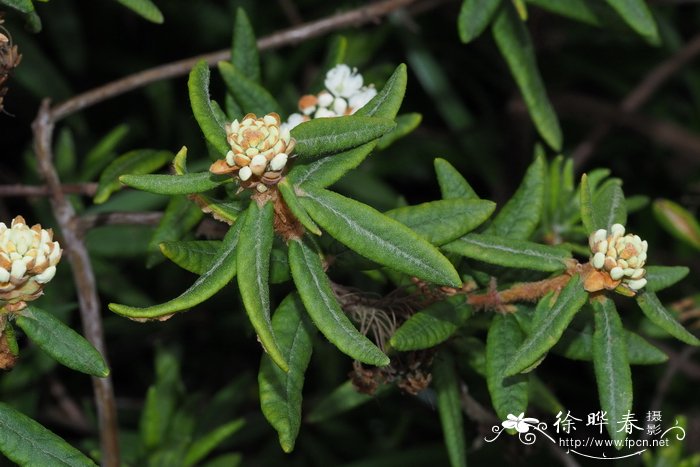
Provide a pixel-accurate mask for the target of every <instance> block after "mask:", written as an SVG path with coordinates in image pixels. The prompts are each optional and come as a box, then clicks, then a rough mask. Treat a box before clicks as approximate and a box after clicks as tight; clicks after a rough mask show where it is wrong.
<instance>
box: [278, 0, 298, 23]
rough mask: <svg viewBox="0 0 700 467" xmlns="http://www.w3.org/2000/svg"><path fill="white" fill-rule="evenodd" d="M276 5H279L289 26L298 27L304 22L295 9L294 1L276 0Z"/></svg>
mask: <svg viewBox="0 0 700 467" xmlns="http://www.w3.org/2000/svg"><path fill="white" fill-rule="evenodd" d="M277 3H278V4H279V6H280V8H282V11H283V12H284V14H285V16H286V17H287V19H288V20H289V23H290V24H293V25H294V26H298V25H300V24H302V23H303V22H304V18H302V17H301V14H300V13H299V8H297V5H296V3H294V0H277Z"/></svg>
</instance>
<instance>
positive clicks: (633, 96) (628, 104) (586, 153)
mask: <svg viewBox="0 0 700 467" xmlns="http://www.w3.org/2000/svg"><path fill="white" fill-rule="evenodd" d="M698 54H700V35H696V36H695V37H693V38H692V39H691V40H690V41H689V42H688V43H687V44H686V45H685V46H684V47H683V48H682V49H680V50H679V51H678V52H677V53H675V54H674V55H673V56H671V57H670V58H669V59H668V60H665V61H663V62H661V63H660V64H659V65H657V66H656V67H655V68H654V69H652V70H651V72H649V74H647V75H646V77H645V78H644V79H643V80H642V81H641V82H640V83H639V84H638V85H637V86H636V87H635V88H634V89H633V90H632V91H631V92H630V93H629V94H628V95H627V97H625V99H624V100H623V101H622V102H621V103H620V106H619V110H620V111H622V112H626V113H631V112H634V111H636V110H639V109H640V108H641V107H642V106H643V105H644V104H645V103H646V102H647V101H648V100H649V98H650V97H651V96H652V95H653V94H654V93H655V92H656V91H657V90H658V89H659V88H660V87H661V86H662V85H663V84H664V83H665V82H666V81H668V79H669V78H671V77H672V76H673V75H675V74H676V73H677V72H678V71H679V70H680V69H681V68H683V67H684V66H686V65H687V64H688V63H689V62H690V61H691V60H693V59H694V58H695V57H696V56H697V55H698ZM610 117H612V118H614V117H615V115H611V116H610ZM612 118H608V119H606V121H605V123H600V124H598V125H597V126H596V127H595V128H594V129H593V130H591V132H590V133H589V134H588V136H587V137H586V139H585V140H583V142H581V143H580V144H579V145H578V146H577V147H576V149H574V151H573V152H572V154H571V157H572V158H573V160H574V165H575V167H576V168H577V169H579V168H581V166H583V165H584V164H585V163H586V162H587V161H588V159H589V158H590V157H591V156H592V155H593V151H595V148H596V146H597V145H598V143H600V141H602V139H603V138H604V137H605V136H606V135H607V134H608V132H610V130H611V128H612V126H613V125H612V121H613V119H612Z"/></svg>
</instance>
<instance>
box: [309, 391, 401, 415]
mask: <svg viewBox="0 0 700 467" xmlns="http://www.w3.org/2000/svg"><path fill="white" fill-rule="evenodd" d="M390 389H391V386H390V385H386V384H385V385H382V386H379V387H378V388H377V390H376V391H375V393H374V395H372V396H370V395H369V394H364V393H361V392H357V389H355V386H353V384H352V381H345V382H344V383H343V384H341V385H340V386H338V387H337V388H335V389H334V390H333V391H332V392H331V393H330V394H328V395H327V396H326V397H325V398H323V399H321V401H320V402H319V403H318V404H317V405H316V406H315V407H313V408H312V409H311V411H310V412H309V415H308V416H307V417H306V419H305V420H306V421H307V422H309V423H321V422H325V421H327V420H330V419H331V418H333V417H335V416H337V415H340V414H342V413H345V412H347V411H350V410H352V409H354V408H355V407H359V406H361V405H363V404H366V403H367V402H369V401H372V400H376V398H377V397H379V396H380V395H381V394H384V393H386V392H388V391H389V390H390Z"/></svg>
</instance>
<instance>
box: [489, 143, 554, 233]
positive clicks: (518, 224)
mask: <svg viewBox="0 0 700 467" xmlns="http://www.w3.org/2000/svg"><path fill="white" fill-rule="evenodd" d="M546 177H547V164H546V163H545V160H544V157H543V156H540V157H537V158H536V159H535V161H534V162H533V163H532V164H531V165H530V167H529V168H528V169H527V172H526V173H525V177H524V178H523V181H522V183H521V184H520V186H519V187H518V190H517V191H516V192H515V194H514V195H513V197H512V198H511V199H510V200H509V201H508V202H507V203H506V204H505V206H503V208H502V209H501V210H500V211H499V212H498V214H497V215H496V217H494V219H493V222H492V223H491V225H489V227H488V228H487V229H486V230H485V231H484V233H485V234H490V235H496V236H499V237H505V238H514V239H517V240H526V239H528V238H529V237H530V236H531V235H532V233H533V232H534V231H535V229H536V228H537V224H539V222H540V217H541V216H542V206H543V204H544V187H545V179H546Z"/></svg>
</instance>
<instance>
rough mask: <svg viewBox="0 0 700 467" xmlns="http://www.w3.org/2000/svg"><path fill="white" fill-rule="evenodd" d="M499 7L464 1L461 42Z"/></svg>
mask: <svg viewBox="0 0 700 467" xmlns="http://www.w3.org/2000/svg"><path fill="white" fill-rule="evenodd" d="M500 5H501V0H486V1H484V0H464V1H463V2H462V8H460V10H459V16H458V17H457V30H458V31H459V38H460V39H461V40H462V42H464V43H465V44H467V43H469V42H471V41H473V40H474V39H476V38H477V37H479V36H480V35H481V33H482V32H484V30H485V29H486V27H487V26H488V25H489V23H491V20H493V17H494V16H495V15H496V11H497V10H498V7H499V6H500ZM518 413H520V412H518Z"/></svg>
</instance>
